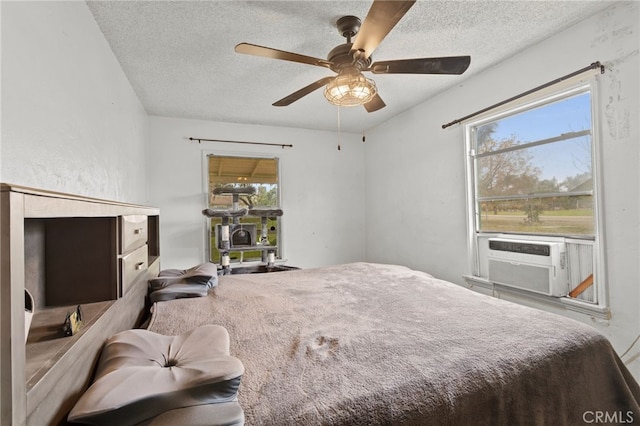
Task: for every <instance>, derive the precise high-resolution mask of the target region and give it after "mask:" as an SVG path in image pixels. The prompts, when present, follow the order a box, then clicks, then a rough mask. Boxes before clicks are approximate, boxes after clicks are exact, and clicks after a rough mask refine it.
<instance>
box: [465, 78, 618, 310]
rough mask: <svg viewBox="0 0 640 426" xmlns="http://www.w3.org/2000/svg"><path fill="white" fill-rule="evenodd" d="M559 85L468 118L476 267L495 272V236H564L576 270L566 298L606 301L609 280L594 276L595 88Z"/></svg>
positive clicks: (479, 272)
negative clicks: (471, 119) (603, 283)
mask: <svg viewBox="0 0 640 426" xmlns="http://www.w3.org/2000/svg"><path fill="white" fill-rule="evenodd" d="M556 91H557V92H556V93H552V94H550V95H547V96H546V97H545V98H539V99H534V100H533V101H531V98H529V103H527V104H524V103H520V104H517V105H516V104H512V105H507V106H506V107H505V108H503V109H502V110H501V111H499V112H496V111H494V115H493V116H490V117H487V116H485V118H483V119H480V120H478V121H475V122H471V123H468V124H467V125H466V139H467V140H466V143H467V152H468V157H467V185H468V194H469V196H468V203H469V215H468V217H469V234H470V237H469V238H470V245H469V246H470V259H471V267H472V271H473V275H474V276H475V277H480V278H484V279H487V277H489V276H490V275H491V273H490V272H491V271H490V268H491V262H490V261H489V260H488V257H489V251H490V247H489V239H491V238H496V237H502V238H512V239H514V240H516V239H517V240H524V241H525V242H526V241H531V242H534V243H535V242H544V241H553V242H556V243H557V242H562V244H563V247H566V252H565V254H564V255H563V259H562V264H563V265H566V268H567V277H568V278H567V279H568V284H567V290H566V292H564V293H562V299H564V300H563V302H566V300H567V299H571V300H572V301H574V302H579V303H580V304H586V305H590V306H593V307H603V306H605V294H604V292H603V289H602V287H603V286H598V283H599V280H597V279H595V278H594V277H596V275H595V272H596V269H597V268H596V267H597V265H598V264H599V262H598V259H599V254H598V246H599V245H598V234H599V232H598V229H599V226H598V221H597V218H598V214H597V211H598V206H597V190H596V189H597V182H596V180H597V179H596V178H597V173H595V165H596V162H595V155H594V153H595V152H597V149H595V143H596V141H595V138H594V135H596V134H597V133H596V132H595V131H594V123H593V122H592V117H593V116H594V114H593V106H592V104H593V102H592V94H593V88H592V84H591V83H583V84H581V85H579V86H574V87H571V88H569V89H564V90H560V89H556ZM565 256H566V257H565ZM503 267H504V266H503ZM523 270H524V268H523ZM580 284H582V286H580ZM579 286H580V290H579V292H577V291H574V292H571V290H576V289H577V288H578V287H579ZM525 293H526V292H525ZM570 294H571V295H570Z"/></svg>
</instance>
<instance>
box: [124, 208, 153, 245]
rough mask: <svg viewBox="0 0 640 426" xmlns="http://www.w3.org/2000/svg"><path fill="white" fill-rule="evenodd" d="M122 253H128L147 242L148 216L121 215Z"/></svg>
mask: <svg viewBox="0 0 640 426" xmlns="http://www.w3.org/2000/svg"><path fill="white" fill-rule="evenodd" d="M120 218H121V219H120V233H121V235H120V253H126V252H128V251H130V250H132V249H135V248H138V247H140V246H141V245H143V244H146V242H147V232H148V226H147V216H145V215H128V216H120Z"/></svg>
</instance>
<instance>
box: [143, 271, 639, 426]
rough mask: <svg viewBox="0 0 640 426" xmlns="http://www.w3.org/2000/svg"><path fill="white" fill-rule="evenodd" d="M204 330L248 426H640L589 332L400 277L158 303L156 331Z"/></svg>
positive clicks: (266, 280) (626, 380) (341, 274)
mask: <svg viewBox="0 0 640 426" xmlns="http://www.w3.org/2000/svg"><path fill="white" fill-rule="evenodd" d="M204 324H218V325H222V326H223V327H225V328H226V329H227V330H228V332H229V335H230V337H231V354H232V355H233V356H235V357H237V358H238V359H240V360H241V361H242V363H243V364H244V367H245V373H244V375H243V377H242V381H241V384H240V390H239V394H238V399H239V402H240V405H241V407H242V408H243V409H244V414H245V421H246V424H247V425H301V424H304V425H320V424H322V425H399V424H404V425H492V426H493V425H509V426H511V425H517V424H526V425H530V424H531V425H546V424H548V425H576V424H584V423H594V422H595V421H596V420H597V419H598V418H599V419H601V420H602V419H605V417H604V416H605V415H606V416H608V417H606V419H608V420H609V421H610V422H611V423H627V424H640V423H639V422H640V406H639V404H640V387H639V386H638V383H637V382H636V381H635V380H634V379H633V377H632V376H631V375H630V373H629V372H628V370H627V369H626V367H625V366H624V365H623V363H622V362H621V361H620V359H619V358H618V356H617V355H616V354H615V352H614V350H613V349H612V347H611V345H610V343H609V342H608V340H607V339H606V338H605V337H604V336H603V335H601V334H600V333H598V332H597V331H595V330H594V329H593V328H592V327H590V326H588V325H584V324H581V323H578V322H576V321H573V320H570V319H567V318H564V317H561V316H558V315H554V314H550V313H546V312H542V311H539V310H535V309H532V308H528V307H524V306H520V305H516V304H513V303H510V302H506V301H503V300H499V299H495V298H492V297H488V296H485V295H481V294H478V293H475V292H473V291H471V290H469V289H466V288H463V287H461V286H458V285H455V284H452V283H449V282H446V281H442V280H439V279H436V278H434V277H432V276H431V275H429V274H426V273H423V272H419V271H415V270H411V269H409V268H406V267H403V266H398V265H384V264H373V263H351V264H345V265H337V266H330V267H323V268H316V269H303V270H295V271H288V272H278V273H265V274H244V275H228V276H223V277H220V280H219V285H218V286H217V287H216V288H214V289H212V290H211V291H210V293H209V295H208V296H207V297H200V298H193V299H177V300H171V301H163V302H158V303H156V304H155V305H154V306H153V313H152V317H151V320H150V323H149V326H148V329H149V330H151V331H154V332H157V333H162V334H167V335H177V334H181V333H185V332H188V331H189V330H191V329H193V328H195V327H198V326H200V325H204ZM597 416H599V417H597ZM612 419H613V420H617V421H616V422H612V421H611V420H612ZM629 420H630V421H629Z"/></svg>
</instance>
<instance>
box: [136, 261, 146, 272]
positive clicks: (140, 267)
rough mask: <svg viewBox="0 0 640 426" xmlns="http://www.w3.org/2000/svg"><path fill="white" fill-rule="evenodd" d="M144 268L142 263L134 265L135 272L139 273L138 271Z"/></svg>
mask: <svg viewBox="0 0 640 426" xmlns="http://www.w3.org/2000/svg"><path fill="white" fill-rule="evenodd" d="M142 268H144V262H138V263H136V271H139V270H140V269H142Z"/></svg>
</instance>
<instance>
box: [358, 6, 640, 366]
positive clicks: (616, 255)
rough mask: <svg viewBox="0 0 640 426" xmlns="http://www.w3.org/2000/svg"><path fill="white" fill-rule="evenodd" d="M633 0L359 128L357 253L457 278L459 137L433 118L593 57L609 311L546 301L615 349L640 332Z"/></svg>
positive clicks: (637, 359)
mask: <svg viewBox="0 0 640 426" xmlns="http://www.w3.org/2000/svg"><path fill="white" fill-rule="evenodd" d="M639 6H640V4H638V3H636V2H626V3H618V4H613V5H612V7H611V8H609V9H607V10H606V11H604V12H603V13H600V14H598V15H596V16H594V17H592V18H590V19H588V20H586V21H583V22H581V23H579V24H577V25H575V26H574V27H571V28H569V29H567V30H565V31H564V32H562V33H560V34H558V35H556V36H554V37H552V38H550V39H548V40H545V41H543V42H542V43H540V44H538V45H535V46H533V47H531V48H529V49H527V50H525V51H523V52H521V53H520V54H518V55H516V56H514V57H513V58H511V59H510V60H508V61H505V62H504V63H501V64H499V65H497V66H495V67H493V68H491V69H488V70H486V71H484V72H482V73H481V74H478V75H477V76H474V77H472V78H469V79H468V80H466V81H464V82H462V83H461V84H460V85H459V86H458V87H455V88H453V89H451V90H448V91H446V92H444V93H441V94H440V95H439V96H437V97H436V98H434V99H432V100H430V101H428V102H426V103H424V104H422V105H420V106H418V107H416V108H413V109H412V110H410V111H408V112H406V113H404V114H402V115H401V116H398V117H396V118H395V119H393V120H392V121H390V122H387V123H385V124H384V125H382V126H380V127H379V128H377V129H374V130H373V131H370V132H369V134H368V137H367V144H366V148H365V157H366V159H365V170H366V172H365V182H366V186H365V190H366V195H365V205H366V210H367V213H368V215H367V245H366V249H367V256H366V257H367V260H370V261H382V262H397V263H405V264H408V265H409V266H412V267H414V268H417V269H421V270H425V271H428V272H431V273H432V274H434V275H436V276H438V277H440V278H444V279H446V280H450V281H453V282H456V283H459V284H464V281H463V279H462V274H465V273H469V271H468V264H467V250H466V242H467V236H466V229H465V224H466V218H465V208H466V207H465V177H464V164H465V155H464V150H463V146H464V136H463V130H462V126H454V127H452V128H448V129H446V130H443V129H442V128H441V125H442V124H444V123H448V122H450V121H452V120H454V119H456V118H458V117H462V116H464V115H466V114H468V113H471V112H473V111H475V110H478V109H481V108H484V107H487V106H489V105H491V104H494V103H496V102H498V101H501V100H503V99H507V98H509V97H511V96H513V95H516V94H518V93H520V92H523V91H526V90H529V89H531V88H533V87H535V86H538V85H540V84H543V83H545V82H547V81H551V80H554V79H556V78H558V77H560V76H563V75H566V74H569V73H571V72H573V71H575V70H577V69H580V68H583V67H585V66H587V65H589V64H590V63H592V62H594V61H596V60H598V61H601V62H602V63H604V64H605V65H606V67H607V72H606V73H605V74H604V75H602V76H601V77H600V81H601V84H600V86H599V95H600V96H599V104H598V108H599V111H600V125H601V126H602V127H601V129H602V146H603V162H602V170H603V175H604V203H605V209H604V210H605V212H604V221H605V232H606V234H605V237H606V238H605V247H606V254H607V261H608V270H607V280H608V284H609V297H610V304H611V313H612V318H611V320H610V321H601V320H596V319H592V318H590V317H589V316H586V315H583V314H577V313H571V312H564V311H559V310H557V309H556V310H555V312H558V313H562V314H566V315H569V316H572V317H574V318H576V319H578V320H581V321H584V322H587V323H593V324H594V325H595V326H596V327H597V328H598V329H600V330H601V331H602V332H604V333H605V334H606V335H607V336H608V337H609V338H610V340H611V341H612V343H613V345H614V347H615V348H616V349H617V350H618V352H619V353H620V352H622V351H624V350H626V349H627V347H629V345H630V344H631V342H632V341H633V339H634V338H635V337H636V336H637V335H638V334H639V333H640V313H639V311H640V286H639V285H638V283H639V282H640V267H639V263H640V262H639V261H638V260H639V259H640V249H639V245H640V207H639V201H638V200H639V199H640V174H639V172H638V170H639V167H638V166H639V164H640V150H639V146H640V143H639V142H638V141H639V131H638V127H639V123H638V122H639V120H638V117H639V116H640V110H639V99H640V89H639V81H638V80H639V79H638V75H640V74H639V67H638V44H639V39H640V28H639V25H640V19H639V14H640V12H639ZM471 66H473V58H472V65H471ZM391 146H392V147H391ZM381 194H384V201H385V202H384V204H381V203H380V202H379V200H380V195H381ZM389 206H395V207H397V209H398V210H397V212H393V211H391V212H390V211H389ZM390 223H395V224H397V226H395V227H394V226H390ZM398 226H400V230H398ZM374 230H375V232H374ZM399 240H401V241H402V242H403V243H402V244H400V243H399ZM389 248H392V250H389ZM536 306H538V307H541V308H543V309H549V310H553V308H551V307H547V306H542V305H536ZM639 350H640V345H636V346H635V348H634V350H632V351H631V352H630V354H629V355H627V356H626V357H625V358H624V360H625V361H626V362H628V363H629V367H630V369H631V370H632V372H633V374H634V375H635V377H636V378H640V353H639Z"/></svg>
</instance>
